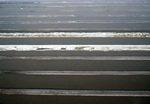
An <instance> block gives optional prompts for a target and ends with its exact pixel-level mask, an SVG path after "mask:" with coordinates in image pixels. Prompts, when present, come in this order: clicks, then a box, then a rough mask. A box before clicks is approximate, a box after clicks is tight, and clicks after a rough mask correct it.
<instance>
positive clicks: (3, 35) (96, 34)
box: [0, 32, 150, 38]
mask: <svg viewBox="0 0 150 104" xmlns="http://www.w3.org/2000/svg"><path fill="white" fill-rule="evenodd" d="M28 37H29V38H31V37H33V38H34V37H35V38H39V37H150V33H146V32H145V33H144V32H128V33H119V32H88V33H86V32H80V33H78V32H70V33H68V32H52V33H0V38H28Z"/></svg>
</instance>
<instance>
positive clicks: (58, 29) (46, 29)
mask: <svg viewBox="0 0 150 104" xmlns="http://www.w3.org/2000/svg"><path fill="white" fill-rule="evenodd" d="M105 30H123V31H139V30H142V31H144V30H150V28H22V29H17V28H16V29H11V28H4V29H0V31H105Z"/></svg>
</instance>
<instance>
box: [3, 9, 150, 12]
mask: <svg viewBox="0 0 150 104" xmlns="http://www.w3.org/2000/svg"><path fill="white" fill-rule="evenodd" d="M0 12H1V13H3V12H4V13H7V12H11V13H16V12H150V10H149V9H143V10H141V9H139V10H138V9H131V10H118V9H116V10H113V9H111V10H110V9H108V10H96V9H95V10H24V9H22V10H9V11H8V10H0Z"/></svg>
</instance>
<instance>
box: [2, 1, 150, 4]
mask: <svg viewBox="0 0 150 104" xmlns="http://www.w3.org/2000/svg"><path fill="white" fill-rule="evenodd" d="M49 3H50V4H52V3H59V4H76V3H79V4H80V3H88V4H91V3H150V1H83V2H68V1H63V2H21V1H20V2H0V4H49Z"/></svg>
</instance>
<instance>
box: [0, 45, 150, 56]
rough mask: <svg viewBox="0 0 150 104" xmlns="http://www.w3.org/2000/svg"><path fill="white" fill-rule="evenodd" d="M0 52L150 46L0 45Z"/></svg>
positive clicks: (146, 47) (142, 47)
mask: <svg viewBox="0 0 150 104" xmlns="http://www.w3.org/2000/svg"><path fill="white" fill-rule="evenodd" d="M0 51H150V45H0ZM147 58H148V57H147Z"/></svg>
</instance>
